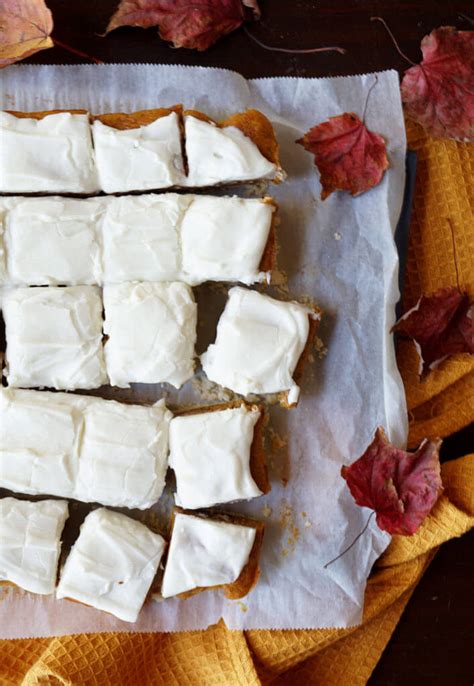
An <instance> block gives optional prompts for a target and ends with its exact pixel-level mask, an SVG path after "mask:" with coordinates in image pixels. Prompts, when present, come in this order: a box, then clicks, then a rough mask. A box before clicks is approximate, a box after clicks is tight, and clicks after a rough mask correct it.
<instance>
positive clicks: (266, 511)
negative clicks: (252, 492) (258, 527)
mask: <svg viewBox="0 0 474 686" xmlns="http://www.w3.org/2000/svg"><path fill="white" fill-rule="evenodd" d="M272 512H273V510H272V508H271V507H270V505H267V503H265V505H264V506H263V508H262V514H263V516H264V517H265V518H266V519H268V517H270V515H271V514H272Z"/></svg>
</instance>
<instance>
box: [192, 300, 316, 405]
mask: <svg viewBox="0 0 474 686" xmlns="http://www.w3.org/2000/svg"><path fill="white" fill-rule="evenodd" d="M313 316H315V315H314V313H313V311H312V310H310V309H309V308H308V307H305V306H304V305H301V304H299V303H297V302H282V301H280V300H275V299H274V298H270V297H269V296H267V295H262V294H260V293H257V292H256V291H252V290H249V289H246V288H240V287H234V288H231V290H230V291H229V298H228V301H227V304H226V306H225V309H224V312H223V313H222V315H221V317H220V319H219V322H218V325H217V335H216V340H215V343H213V344H211V345H210V346H209V348H208V349H207V351H206V352H205V353H203V354H202V355H201V362H202V367H203V369H204V372H205V373H206V375H207V377H208V378H209V379H210V380H211V381H214V382H215V383H217V384H219V385H221V386H224V387H226V388H230V389H231V390H232V391H234V392H236V393H240V394H242V395H247V394H249V393H257V394H266V393H279V392H284V391H288V401H289V402H290V403H294V402H296V401H297V400H298V396H299V388H298V386H297V385H296V383H295V382H294V380H293V378H292V374H293V372H294V370H295V368H296V365H297V363H298V360H299V358H300V356H301V353H302V352H303V349H304V347H305V345H306V341H307V338H308V334H309V317H313Z"/></svg>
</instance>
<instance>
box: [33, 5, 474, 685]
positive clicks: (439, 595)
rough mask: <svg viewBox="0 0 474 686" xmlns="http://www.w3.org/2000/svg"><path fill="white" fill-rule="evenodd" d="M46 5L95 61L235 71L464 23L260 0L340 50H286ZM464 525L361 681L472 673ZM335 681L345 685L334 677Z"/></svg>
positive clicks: (386, 61) (290, 68) (298, 72)
mask: <svg viewBox="0 0 474 686" xmlns="http://www.w3.org/2000/svg"><path fill="white" fill-rule="evenodd" d="M47 4H48V6H49V7H50V8H51V10H52V11H53V15H54V19H55V30H54V33H53V36H54V37H56V38H57V39H58V40H59V41H62V42H64V43H67V44H69V45H70V46H72V47H74V48H77V49H79V50H82V51H84V52H86V53H87V54H89V55H92V56H94V57H96V58H98V59H101V60H103V61H104V62H154V63H167V64H191V65H202V66H217V67H226V68H229V69H234V70H236V71H239V72H240V73H241V74H243V75H244V76H246V77H248V78H250V77H257V76H332V75H337V74H354V73H358V72H366V71H373V70H380V69H385V68H389V67H391V68H395V69H398V70H399V71H400V72H402V71H403V70H404V69H405V68H406V66H407V65H406V64H405V62H404V60H403V59H402V58H401V57H400V56H399V55H398V54H397V52H396V51H395V49H394V47H393V45H392V43H391V41H390V40H389V38H388V36H387V34H386V33H385V31H384V29H383V27H382V26H381V24H380V23H378V22H371V21H370V17H371V16H381V17H383V18H384V19H385V20H386V21H387V22H388V24H389V25H390V27H391V29H392V31H393V32H394V34H395V35H396V37H397V39H398V41H399V43H400V46H401V48H402V50H403V51H404V52H405V53H406V54H407V55H408V56H409V57H410V58H411V59H413V60H414V61H418V60H419V59H420V51H419V43H420V40H421V38H422V37H423V36H424V35H425V34H427V33H429V32H430V31H431V30H432V29H433V28H435V27H437V26H443V25H452V26H457V27H458V28H463V29H469V28H472V24H473V21H472V19H473V15H474V8H473V6H472V3H471V2H469V1H468V0H418V1H415V0H378V1H373V2H364V0H332V1H331V0H314V1H313V0H306V1H305V0H267V1H265V0H262V1H261V8H262V10H263V17H262V20H261V21H260V22H259V23H258V24H257V23H255V24H251V25H249V30H250V31H251V32H252V33H253V34H254V35H255V36H257V37H258V38H259V39H260V40H262V41H264V42H265V43H267V44H271V45H275V46H280V47H285V48H300V49H301V48H313V47H319V46H323V45H338V46H341V47H344V48H346V49H347V54H346V55H339V54H337V53H323V54H314V55H289V54H282V53H274V52H268V51H266V50H263V49H261V48H260V47H259V46H257V45H256V44H255V43H253V42H251V40H250V38H248V36H246V35H245V34H244V33H243V32H242V31H237V32H235V33H233V34H232V35H229V36H227V37H226V38H224V39H222V40H221V41H219V43H217V44H216V45H215V46H213V47H212V48H211V49H210V50H208V51H207V52H205V53H197V52H194V51H190V50H173V49H171V48H170V47H169V46H168V45H166V44H165V43H164V42H163V41H161V40H160V39H159V38H158V37H157V33H156V30H155V29H148V30H146V31H143V30H141V29H119V30H117V31H115V32H113V33H111V34H110V35H109V36H108V37H107V38H102V37H100V35H99V34H100V33H102V32H103V31H104V29H105V26H106V24H107V21H108V19H109V17H110V16H111V14H112V13H113V11H114V9H115V6H116V2H115V1H114V0H47ZM27 61H29V62H33V63H43V64H60V63H77V62H83V61H85V60H83V59H80V58H77V57H75V56H74V55H71V54H70V53H69V52H67V51H66V50H64V49H61V48H59V47H56V48H54V49H53V50H48V51H44V52H41V53H39V54H38V55H36V56H33V57H32V58H30V59H29V60H27ZM472 450H474V432H473V430H472V428H471V429H466V430H465V431H462V432H460V433H459V434H457V435H456V436H454V437H452V438H450V439H448V440H447V441H445V445H444V448H443V458H444V459H453V458H454V457H457V456H460V455H463V454H465V453H467V452H469V451H472ZM473 542H474V535H472V534H471V535H470V536H464V537H463V538H462V539H459V540H456V541H453V542H450V543H447V544H446V545H444V546H443V547H442V549H441V551H440V552H439V553H438V555H437V556H436V558H435V560H434V562H433V563H432V565H431V566H430V568H429V569H428V571H427V572H426V574H425V576H424V577H423V579H422V581H421V582H420V584H419V586H418V588H417V590H416V591H415V593H414V595H413V597H412V599H411V601H410V604H409V606H408V608H407V610H406V612H405V614H404V615H403V617H402V620H401V621H400V624H399V626H398V627H397V629H396V631H395V634H394V636H393V638H392V640H391V642H390V644H389V646H388V648H387V650H386V651H385V653H384V655H383V656H382V659H381V661H380V663H379V664H378V666H377V667H376V669H375V672H374V674H373V676H372V678H371V679H370V682H369V684H370V686H401V684H403V685H404V686H411V685H413V686H425V685H426V686H472V685H473V683H474V658H473V655H474V630H473V623H474V596H473V592H472V579H473V571H474V570H473V558H474V556H473V552H472V551H473ZM341 686H350V685H349V684H344V685H341Z"/></svg>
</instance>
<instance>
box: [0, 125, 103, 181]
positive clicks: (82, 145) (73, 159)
mask: <svg viewBox="0 0 474 686" xmlns="http://www.w3.org/2000/svg"><path fill="white" fill-rule="evenodd" d="M0 139H1V142H2V144H1V145H0V192H2V193H40V192H43V193H96V192H97V191H98V190H99V185H98V181H97V174H96V169H95V162H94V152H93V149H92V136H91V128H90V124H89V115H88V114H82V113H79V114H73V113H71V112H57V113H54V114H48V113H46V114H45V116H41V115H39V116H37V117H33V116H28V114H26V115H25V116H21V117H20V116H15V115H14V114H10V113H8V112H0Z"/></svg>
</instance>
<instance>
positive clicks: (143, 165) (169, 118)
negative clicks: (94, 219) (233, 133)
mask: <svg viewBox="0 0 474 686" xmlns="http://www.w3.org/2000/svg"><path fill="white" fill-rule="evenodd" d="M92 132H93V137H94V148H95V155H96V164H97V171H98V174H99V181H100V186H101V188H102V190H103V191H104V192H105V193H126V192H127V191H146V190H153V189H158V188H170V187H171V186H180V185H182V183H183V179H184V166H183V158H182V151H181V131H180V126H179V118H178V115H177V114H176V112H171V113H170V114H168V115H166V116H164V117H160V118H158V119H155V121H153V122H151V124H147V125H145V126H139V127H137V128H134V129H122V130H120V129H116V128H114V127H112V126H107V125H106V124H103V123H102V122H101V121H99V120H96V121H94V123H93V125H92Z"/></svg>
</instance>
